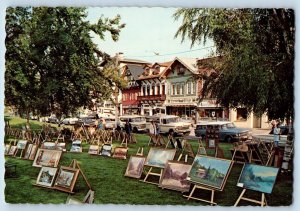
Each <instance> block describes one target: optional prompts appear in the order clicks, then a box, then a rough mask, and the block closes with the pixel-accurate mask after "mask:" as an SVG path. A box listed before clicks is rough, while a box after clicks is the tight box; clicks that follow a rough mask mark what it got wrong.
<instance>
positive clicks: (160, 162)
mask: <svg viewBox="0 0 300 211" xmlns="http://www.w3.org/2000/svg"><path fill="white" fill-rule="evenodd" d="M175 153H176V149H164V148H154V147H152V148H150V150H149V153H148V156H147V159H146V162H145V165H147V166H153V167H158V168H164V167H165V165H166V163H167V161H168V160H173V159H174V156H175Z"/></svg>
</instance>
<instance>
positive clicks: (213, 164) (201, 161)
mask: <svg viewBox="0 0 300 211" xmlns="http://www.w3.org/2000/svg"><path fill="white" fill-rule="evenodd" d="M232 164H233V162H232V161H231V160H225V159H220V158H215V157H207V156H201V155H198V156H196V157H195V160H194V162H193V164H192V169H191V171H190V173H189V177H188V178H189V180H190V181H191V182H193V183H198V184H200V185H204V186H208V187H211V188H213V189H218V190H223V187H224V185H225V182H226V180H227V177H228V174H229V172H230V169H231V166H232Z"/></svg>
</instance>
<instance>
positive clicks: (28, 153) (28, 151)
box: [4, 141, 38, 160]
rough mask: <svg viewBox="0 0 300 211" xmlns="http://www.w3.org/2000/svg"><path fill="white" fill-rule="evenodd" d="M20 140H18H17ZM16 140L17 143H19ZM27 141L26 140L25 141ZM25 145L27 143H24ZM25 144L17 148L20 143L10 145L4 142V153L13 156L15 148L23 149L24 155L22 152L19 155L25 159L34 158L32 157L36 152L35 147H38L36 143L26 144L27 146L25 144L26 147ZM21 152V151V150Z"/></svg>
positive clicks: (15, 151)
mask: <svg viewBox="0 0 300 211" xmlns="http://www.w3.org/2000/svg"><path fill="white" fill-rule="evenodd" d="M19 142H20V141H19ZM19 142H18V143H19ZM26 142H27V141H26ZM26 145H27V143H26ZM26 145H25V147H24V148H23V145H22V146H21V147H22V149H21V148H19V147H20V145H19V146H18V145H10V144H6V145H5V152H4V154H5V155H8V156H15V155H16V153H17V150H18V149H21V150H25V154H24V153H23V154H24V155H22V153H21V157H22V158H23V159H26V160H34V158H35V155H36V152H37V149H38V145H36V144H28V146H27V148H26ZM22 152H23V151H22Z"/></svg>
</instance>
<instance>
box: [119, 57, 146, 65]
mask: <svg viewBox="0 0 300 211" xmlns="http://www.w3.org/2000/svg"><path fill="white" fill-rule="evenodd" d="M119 62H121V63H134V64H151V63H150V62H147V61H143V60H139V59H128V58H123V59H120V60H119Z"/></svg>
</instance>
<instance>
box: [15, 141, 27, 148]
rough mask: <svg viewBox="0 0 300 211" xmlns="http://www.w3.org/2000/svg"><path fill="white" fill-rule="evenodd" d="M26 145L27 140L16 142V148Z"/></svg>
mask: <svg viewBox="0 0 300 211" xmlns="http://www.w3.org/2000/svg"><path fill="white" fill-rule="evenodd" d="M26 145H27V141H26V140H19V141H18V144H17V148H18V149H22V150H23V149H25V148H26Z"/></svg>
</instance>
